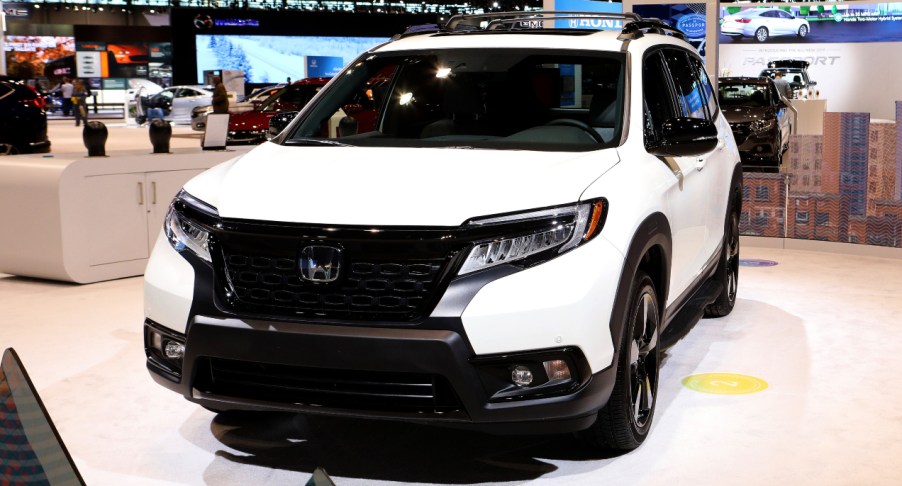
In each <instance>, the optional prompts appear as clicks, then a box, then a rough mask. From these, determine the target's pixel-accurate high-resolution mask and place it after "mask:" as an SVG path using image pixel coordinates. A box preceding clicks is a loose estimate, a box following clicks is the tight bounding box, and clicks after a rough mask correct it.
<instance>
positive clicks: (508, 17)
mask: <svg viewBox="0 0 902 486" xmlns="http://www.w3.org/2000/svg"><path fill="white" fill-rule="evenodd" d="M576 19H579V20H584V19H596V20H621V21H623V30H622V31H621V32H620V36H619V37H618V38H619V39H620V40H628V39H638V38H640V37H642V36H643V35H644V34H661V35H670V36H673V37H677V38H680V39H685V38H686V37H685V35H684V34H683V32H681V31H680V30H678V29H676V28H674V27H671V26H670V25H667V24H666V23H665V22H663V21H661V20H660V19H655V18H648V19H644V18H642V17H641V16H640V15H638V14H636V13H632V12H624V13H611V12H586V11H571V10H532V11H514V12H489V13H483V14H462V15H455V16H453V17H451V18H450V19H448V22H447V23H445V25H444V26H443V27H442V28H441V31H442V32H467V31H487V30H505V29H506V30H533V29H536V30H542V29H545V28H546V27H545V24H544V22H545V21H548V20H576Z"/></svg>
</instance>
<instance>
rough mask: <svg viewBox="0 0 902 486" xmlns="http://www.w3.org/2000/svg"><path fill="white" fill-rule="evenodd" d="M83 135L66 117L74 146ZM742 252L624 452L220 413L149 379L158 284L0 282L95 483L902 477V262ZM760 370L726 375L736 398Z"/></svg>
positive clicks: (22, 349)
mask: <svg viewBox="0 0 902 486" xmlns="http://www.w3.org/2000/svg"><path fill="white" fill-rule="evenodd" d="M60 123H61V122H60ZM108 125H111V124H108ZM67 127H68V124H67V125H66V127H63V126H62V125H61V124H58V123H54V124H53V126H52V127H51V137H52V139H53V141H54V151H55V152H57V150H62V147H64V146H65V145H64V142H63V140H64V139H65V138H66V136H64V133H68V132H69V131H70V129H68V128H67ZM72 129H74V127H72ZM182 129H183V128H181V127H180V128H178V130H182ZM116 130H117V135H116V136H115V138H116V139H118V140H128V139H131V140H132V143H141V142H142V140H141V139H139V137H146V133H144V131H141V130H145V131H146V129H137V128H135V129H129V128H117V129H116ZM127 131H130V133H131V134H129V133H126V132H127ZM188 131H189V132H190V129H188ZM77 136H80V132H74V131H72V133H71V134H69V135H68V137H69V138H70V140H69V142H65V143H69V144H75V142H79V141H80V140H79V139H78V138H77ZM190 137H194V134H193V133H187V134H186V135H185V140H189V141H191V143H192V145H191V146H194V147H196V146H197V145H196V144H198V141H197V139H194V138H190ZM73 139H74V141H73ZM111 140H112V138H111ZM143 140H146V138H145V139H143ZM173 140H174V141H175V140H176V138H174V139H173ZM117 143H121V142H117ZM186 143H187V142H186ZM186 146H187V145H186ZM78 148H79V147H78V146H77V144H75V149H78ZM81 148H83V147H81ZM132 148H133V147H132ZM742 255H743V259H744V260H746V263H748V264H750V266H744V267H743V268H742V269H741V278H740V289H739V300H738V303H737V306H736V309H735V311H734V312H733V314H731V315H730V316H728V317H725V318H722V319H713V320H704V321H702V322H700V323H699V325H698V326H697V327H696V328H695V329H694V330H693V331H692V332H691V333H690V334H689V335H688V336H687V337H686V338H685V339H683V340H682V341H680V342H679V343H678V344H677V345H676V346H674V347H673V348H671V350H669V351H668V353H667V357H666V359H665V361H664V365H663V368H662V376H661V383H660V390H659V394H660V401H659V403H658V405H657V411H656V416H655V422H654V426H653V430H652V432H651V435H650V437H649V439H648V440H647V442H646V443H645V444H644V445H643V446H642V447H640V448H639V449H638V450H636V451H634V452H631V453H629V454H623V455H613V454H610V453H605V452H587V451H585V450H583V449H582V448H581V444H580V443H579V442H578V441H577V440H575V439H574V438H573V437H571V436H559V437H553V436H552V437H548V436H545V437H543V436H534V437H533V436H530V437H495V436H488V435H482V434H477V433H468V432H461V431H455V430H444V429H436V428H427V427H421V426H411V425H406V424H392V423H367V422H359V421H351V420H339V419H323V418H318V419H307V418H304V417H301V416H297V415H292V414H229V413H226V414H220V415H216V414H213V413H212V412H209V411H207V410H205V409H203V408H200V407H198V406H196V405H194V404H192V403H190V402H188V401H186V400H184V399H183V398H181V397H180V396H178V395H176V394H173V393H172V392H170V391H168V390H165V389H164V388H162V387H160V386H158V385H156V384H155V383H154V382H153V381H152V380H151V378H150V377H149V375H148V372H147V371H146V369H145V367H144V352H143V348H142V346H143V343H142V338H141V330H142V325H141V323H142V319H143V311H142V293H141V292H142V281H141V278H128V279H122V280H115V281H109V282H101V283H96V284H91V285H75V284H67V283H58V282H51V281H43V280H35V279H29V278H21V277H14V276H8V275H0V348H2V349H5V348H7V347H13V348H15V349H16V351H17V352H18V354H19V356H20V357H21V359H22V360H23V362H24V363H25V366H26V367H27V370H28V372H29V374H30V375H31V378H32V380H33V382H34V383H35V385H36V387H37V389H38V391H39V392H40V394H41V396H42V398H43V400H44V403H45V405H46V407H47V409H48V410H49V412H50V413H51V415H52V417H53V420H54V422H55V424H56V426H57V428H58V429H59V432H60V434H61V436H62V437H63V439H64V441H65V443H66V445H67V447H68V449H69V451H70V453H71V454H72V455H73V457H74V460H75V462H76V464H77V466H78V468H79V469H80V471H81V474H82V475H83V476H84V478H85V480H86V482H87V484H88V485H91V486H93V485H120V484H128V485H163V484H188V485H200V484H210V485H250V484H253V485H263V484H266V485H299V484H304V483H305V482H306V481H307V479H308V478H309V477H310V475H311V473H312V471H313V470H314V469H315V468H316V467H318V466H321V467H323V468H324V469H325V470H326V471H327V472H328V473H329V474H330V475H331V476H332V478H333V480H335V482H336V484H338V485H363V484H367V485H368V484H394V483H437V484H474V483H516V484H523V483H535V484H586V485H590V484H591V485H595V484H617V485H619V484H630V485H632V484H661V485H668V486H670V485H675V484H693V485H698V484H703V485H715V484H716V485H722V484H730V485H760V484H818V485H821V484H831V485H832V484H837V485H839V484H850V485H853V484H855V485H857V484H902V469H900V468H899V467H898V464H897V463H898V461H899V458H902V440H900V437H902V411H900V408H902V387H900V386H899V385H900V378H898V376H899V370H900V369H902V325H900V322H902V318H900V316H902V298H900V290H899V289H902V259H880V258H874V257H864V256H849V255H839V254H834V253H820V252H813V251H800V250H786V249H773V248H762V247H751V246H750V245H745V246H744V247H743V254H742ZM755 260H770V261H773V262H776V263H777V265H775V266H763V262H758V261H755ZM751 264H757V265H751ZM711 372H721V373H736V374H741V375H749V376H753V377H756V378H759V379H761V380H764V381H765V382H766V383H767V385H768V386H767V387H766V388H764V389H763V390H761V391H759V392H757V393H750V394H741V395H724V394H711V393H700V392H698V391H694V390H692V389H690V388H687V387H685V386H683V384H682V382H683V379H684V378H685V377H687V376H689V375H694V374H699V373H711ZM741 378H742V377H721V378H720V380H719V381H711V382H709V383H708V384H709V386H713V388H715V389H717V388H718V387H720V389H721V390H728V389H729V387H733V386H736V384H738V383H740V382H741V381H742V379H741ZM731 380H734V381H731Z"/></svg>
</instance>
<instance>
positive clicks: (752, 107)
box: [718, 77, 793, 172]
mask: <svg viewBox="0 0 902 486" xmlns="http://www.w3.org/2000/svg"><path fill="white" fill-rule="evenodd" d="M718 90H719V98H720V109H721V111H722V112H723V114H724V116H725V117H726V118H727V121H728V122H730V128H731V129H732V130H733V138H735V140H736V144H737V145H738V146H739V154H740V156H741V158H742V163H743V166H744V170H745V171H746V172H748V171H764V172H777V171H779V169H780V164H781V163H782V161H783V154H784V153H785V152H786V149H787V148H788V147H789V136H790V134H791V133H792V119H793V107H792V104H791V102H790V101H789V100H787V99H786V98H785V97H783V96H781V95H780V92H779V91H778V90H777V87H776V86H775V85H774V81H773V80H772V79H771V78H767V77H759V78H750V77H727V78H720V80H719V82H718Z"/></svg>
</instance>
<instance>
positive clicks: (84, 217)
mask: <svg viewBox="0 0 902 486" xmlns="http://www.w3.org/2000/svg"><path fill="white" fill-rule="evenodd" d="M249 149H250V147H242V148H241V149H240V150H229V151H203V152H202V151H201V149H200V148H199V147H198V148H196V149H175V150H173V152H172V153H168V154H150V153H147V152H146V151H128V152H116V153H109V156H107V157H87V156H86V155H73V154H59V155H57V154H49V155H47V154H36V155H17V156H11V157H4V158H2V159H0V227H2V228H3V229H4V230H3V231H2V232H0V272H5V273H10V274H14V275H21V276H27V277H39V278H48V279H53V280H63V281H69V282H78V283H90V282H98V281H101V280H110V279H114V278H122V277H130V276H134V275H142V274H143V273H144V267H145V266H146V265H147V259H148V258H149V257H150V250H151V248H153V245H154V242H155V241H156V239H157V235H159V233H160V229H161V228H162V227H163V219H164V218H165V216H166V211H167V209H168V208H169V203H170V202H171V201H172V198H173V197H174V196H175V194H176V193H177V192H178V191H179V189H181V187H182V186H183V185H184V184H185V183H186V182H188V180H189V179H191V178H192V177H194V176H196V175H198V174H200V173H201V172H203V171H204V170H206V169H208V168H210V167H213V166H214V165H217V164H219V163H221V162H225V161H226V160H229V159H231V158H233V157H236V156H238V155H240V154H241V153H244V152H246V151H247V150H249Z"/></svg>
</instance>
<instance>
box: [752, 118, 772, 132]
mask: <svg viewBox="0 0 902 486" xmlns="http://www.w3.org/2000/svg"><path fill="white" fill-rule="evenodd" d="M775 123H776V121H775V120H755V121H753V122H752V131H754V132H766V131H768V130H770V129H771V128H773V127H774V124H775Z"/></svg>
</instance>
